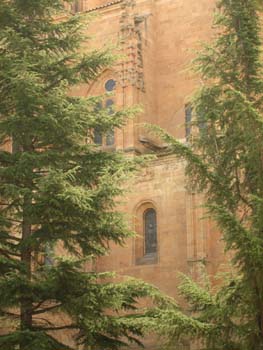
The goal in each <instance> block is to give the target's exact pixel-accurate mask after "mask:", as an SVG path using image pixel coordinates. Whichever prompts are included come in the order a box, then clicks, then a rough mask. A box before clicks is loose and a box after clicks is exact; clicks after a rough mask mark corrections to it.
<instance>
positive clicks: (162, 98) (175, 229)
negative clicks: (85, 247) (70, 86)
mask: <svg viewBox="0 0 263 350" xmlns="http://www.w3.org/2000/svg"><path fill="white" fill-rule="evenodd" d="M214 8H215V1H214V0H198V1H193V0H86V1H85V0H83V1H76V2H75V3H74V4H73V5H72V8H71V10H72V12H73V13H74V12H79V11H86V12H89V13H91V14H92V13H94V14H96V16H95V17H94V19H93V21H92V22H91V24H90V27H89V29H88V34H89V35H90V36H91V37H92V40H91V43H92V45H93V46H94V47H98V48H101V47H103V46H104V45H108V46H113V47H115V48H116V50H117V52H118V53H119V54H120V59H119V61H118V63H117V64H116V65H115V66H114V67H113V68H112V69H110V70H106V71H104V72H103V73H102V74H101V76H100V77H99V78H98V79H97V81H95V82H94V83H93V84H92V85H91V86H89V87H83V86H82V87H80V88H79V89H78V90H77V91H75V93H77V94H79V95H81V96H89V95H101V94H104V93H107V92H109V93H110V94H109V97H108V98H106V101H105V104H106V106H110V105H115V106H116V108H118V107H119V108H120V107H127V106H133V105H140V106H142V108H143V112H142V113H140V114H138V115H137V116H136V117H135V119H132V120H129V121H128V123H127V125H126V126H125V127H124V128H123V129H121V130H120V129H117V130H115V132H114V134H109V135H107V136H104V137H102V136H101V135H100V134H99V133H96V132H95V142H96V143H98V144H101V146H102V147H103V148H105V149H108V150H109V151H111V150H123V151H124V152H125V153H126V154H127V156H139V155H141V154H147V153H155V154H156V158H155V159H154V160H152V161H151V162H150V164H149V165H148V166H147V167H145V168H144V169H143V170H142V171H141V173H140V174H138V175H137V176H136V178H135V179H134V180H133V182H132V184H131V186H130V190H129V192H128V193H127V195H126V198H124V199H123V204H122V206H121V210H122V211H124V212H125V213H126V214H127V217H128V220H130V224H131V227H132V229H133V230H134V231H136V233H137V237H136V238H131V239H129V240H128V241H127V243H126V246H125V247H118V246H112V247H111V248H112V249H111V254H110V255H109V256H106V257H103V258H101V259H100V260H99V261H98V262H97V263H96V266H95V267H96V269H97V271H104V270H107V271H110V270H114V271H116V272H117V273H119V274H123V275H129V276H135V277H137V278H141V279H143V280H145V281H147V282H149V283H152V284H154V285H156V286H158V287H159V288H160V289H161V290H162V291H164V292H165V293H167V294H168V295H170V296H176V286H177V284H178V271H182V272H184V273H187V274H190V275H192V277H193V278H195V279H197V278H198V276H199V274H200V269H201V268H202V266H204V263H205V266H206V267H207V270H208V273H209V274H210V275H211V276H213V275H214V274H215V273H216V272H217V271H218V270H220V269H221V266H223V262H224V259H223V254H222V243H221V242H220V235H219V234H218V232H217V231H216V228H215V227H214V224H213V223H212V222H210V221H209V220H207V219H206V220H202V219H201V218H202V216H203V214H204V213H203V209H202V207H201V204H202V199H201V197H200V195H197V194H196V193H189V191H187V190H186V187H185V177H184V164H183V162H181V161H178V160H176V158H175V157H174V156H173V155H169V154H167V153H166V152H164V150H165V145H163V144H162V143H160V142H159V141H157V140H156V139H155V138H154V137H153V136H152V135H150V134H149V132H147V131H146V130H145V128H144V127H143V124H144V123H152V124H157V125H159V126H161V127H162V128H164V129H165V130H167V131H168V132H169V133H171V134H172V135H174V136H175V137H176V138H177V139H179V140H181V141H182V142H186V141H187V136H188V135H189V133H190V130H189V128H187V127H185V122H186V121H189V120H190V118H191V109H190V108H189V100H190V98H191V96H192V94H193V93H194V91H195V90H196V89H197V88H198V86H199V85H200V84H201V83H202V82H201V81H200V79H199V77H198V76H194V75H193V73H192V72H191V70H190V65H191V61H192V59H193V58H194V57H195V55H196V52H197V51H198V50H199V49H200V47H201V42H204V41H205V42H207V41H209V40H210V39H211V37H212V35H213V32H212V19H213V12H214Z"/></svg>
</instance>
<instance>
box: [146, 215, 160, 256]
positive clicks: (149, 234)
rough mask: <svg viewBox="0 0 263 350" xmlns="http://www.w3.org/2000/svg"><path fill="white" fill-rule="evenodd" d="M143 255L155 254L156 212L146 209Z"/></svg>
mask: <svg viewBox="0 0 263 350" xmlns="http://www.w3.org/2000/svg"><path fill="white" fill-rule="evenodd" d="M144 234H145V254H152V253H156V252H157V222H156V211H155V210H154V209H148V210H146V212H145V213H144Z"/></svg>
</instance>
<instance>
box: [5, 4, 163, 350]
mask: <svg viewBox="0 0 263 350" xmlns="http://www.w3.org/2000/svg"><path fill="white" fill-rule="evenodd" d="M87 25H88V19H87V18H86V17H85V16H80V15H75V16H69V15H68V14H66V13H65V12H64V7H63V1H61V0H0V82H1V83H0V138H1V140H0V141H1V144H2V147H1V150H0V198H1V207H0V252H1V256H0V272H1V274H0V322H1V335H0V348H1V349H5V350H14V349H20V350H36V349H38V350H41V349H43V350H55V349H57V350H61V349H76V348H77V347H78V345H79V344H82V345H83V346H84V347H83V349H90V347H91V346H92V348H94V349H95V348H101V349H102V348H103V349H115V348H117V347H118V346H120V345H122V344H124V343H125V342H126V341H128V342H130V341H135V342H138V340H137V337H138V336H141V335H142V334H143V330H144V328H145V326H146V325H147V320H150V319H149V317H148V318H147V317H144V315H145V314H144V312H143V311H142V310H141V309H140V307H139V306H138V305H137V304H136V300H137V298H139V297H143V296H145V295H147V296H152V298H153V299H155V300H156V301H157V303H164V304H165V303H166V301H165V298H164V299H162V297H161V296H159V293H158V291H157V290H156V289H154V288H153V287H150V286H147V285H146V284H144V283H143V282H138V281H132V280H128V281H125V282H123V283H119V284H114V283H112V282H109V281H110V278H109V277H111V275H109V274H106V273H105V274H97V273H96V272H95V271H92V269H87V264H88V262H87V260H88V259H92V257H98V256H100V255H103V254H105V253H106V252H107V249H108V242H109V241H112V242H115V243H117V244H122V243H123V242H124V240H125V238H127V237H128V236H129V235H130V232H129V230H128V229H127V227H126V226H125V224H124V222H123V218H122V215H121V214H120V213H118V212H116V209H115V202H116V200H115V198H116V197H119V196H121V194H122V192H123V190H122V187H123V186H122V184H123V181H125V179H126V178H127V177H128V175H129V174H130V172H131V171H133V170H134V169H135V167H136V165H135V164H134V163H133V162H132V161H131V160H128V159H125V158H124V156H123V155H122V154H121V153H118V152H112V153H110V152H104V151H102V150H101V149H99V148H98V147H96V146H95V145H94V144H93V143H92V142H90V143H87V142H85V140H86V139H87V138H88V139H89V140H91V138H92V130H96V129H99V130H100V132H102V133H107V132H109V131H110V130H112V129H113V128H115V127H121V126H122V125H123V124H124V123H125V119H126V116H127V114H128V111H119V112H117V111H115V113H111V114H109V113H107V111H105V110H103V109H102V110H100V111H98V109H97V108H96V106H97V105H98V104H99V103H100V101H101V98H99V97H97V98H95V97H93V98H80V97H74V96H72V94H69V91H70V89H71V88H72V87H74V86H75V85H78V84H80V83H90V82H91V81H92V80H93V79H95V78H96V76H97V74H99V72H100V71H101V70H102V69H103V68H104V67H107V66H108V65H109V64H111V62H112V60H113V57H112V56H111V54H109V53H108V51H107V50H105V51H90V52H86V53H83V49H81V47H82V46H81V45H83V44H85V45H84V46H85V47H87V40H88V39H87V38H86V37H85V35H84V32H85V31H86V27H87ZM11 141H12V144H13V149H12V152H11V151H9V149H8V147H7V145H8V144H9V143H10V142H11ZM58 251H59V252H60V254H62V255H63V256H61V257H58V256H56V254H57V253H58ZM41 256H42V257H43V256H44V257H45V258H44V260H45V264H42V263H41ZM42 260H43V259H42ZM85 266H86V269H85ZM130 310H132V314H130V313H129V311H130ZM122 311H125V312H124V313H122ZM60 332H64V333H63V334H61V333H60ZM65 332H67V337H66V336H65ZM70 337H71V339H70V341H68V340H66V338H70ZM74 344H75V345H74Z"/></svg>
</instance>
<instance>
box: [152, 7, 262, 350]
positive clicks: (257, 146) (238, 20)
mask: <svg viewBox="0 0 263 350" xmlns="http://www.w3.org/2000/svg"><path fill="white" fill-rule="evenodd" d="M260 4H261V2H259V1H255V0H219V1H218V2H217V10H218V11H217V14H216V18H215V28H216V38H215V41H214V42H213V43H212V44H211V45H206V47H205V48H204V50H203V52H202V53H201V54H200V56H199V57H198V58H197V59H196V64H197V71H198V73H199V74H200V76H201V78H202V80H203V86H202V87H201V88H200V90H199V91H198V93H197V94H196V96H195V97H194V99H193V109H194V112H195V116H196V117H195V120H194V121H193V123H192V129H195V131H194V132H193V135H192V141H191V143H190V144H188V145H186V144H181V143H180V142H177V141H176V140H175V139H174V138H173V137H171V136H169V135H167V134H165V133H164V132H163V131H159V132H160V134H161V135H162V137H163V138H164V139H165V140H166V141H167V142H168V143H170V145H171V149H172V150H173V152H174V153H175V154H176V155H178V157H179V158H181V159H184V160H186V163H187V168H186V173H187V175H188V178H189V185H190V186H191V187H192V188H194V189H195V190H197V191H200V192H202V193H204V195H205V197H206V204H205V207H206V209H207V215H210V217H211V218H213V220H214V221H215V223H216V224H217V225H218V228H219V230H220V231H221V232H222V237H223V240H224V242H225V249H226V251H228V252H231V255H233V259H232V262H231V263H232V264H233V268H234V273H233V274H232V275H230V276H229V278H227V279H226V281H225V283H224V285H223V286H221V288H219V290H217V291H216V292H215V291H213V289H211V288H208V289H204V288H201V287H200V286H198V285H197V284H195V283H194V282H193V281H191V279H189V278H187V277H184V278H183V282H182V285H181V287H180V292H181V294H182V295H183V296H184V297H185V299H186V300H187V301H188V305H189V307H190V308H189V309H188V310H187V311H188V312H189V311H191V315H192V316H189V313H185V312H184V311H183V310H177V312H176V313H174V312H173V311H169V312H168V313H167V314H166V315H163V321H162V322H160V321H159V324H161V325H164V324H165V322H166V324H165V327H164V326H162V327H157V328H159V330H160V331H161V332H162V333H164V334H166V335H167V336H168V338H170V339H171V341H172V342H173V341H175V339H177V340H178V339H183V338H184V337H186V338H187V337H188V338H192V339H196V338H199V339H203V341H204V343H203V348H205V349H207V350H208V349H209V350H219V349H220V350H223V349H224V350H226V349H231V350H259V349H261V350H262V349H263V176H262V174H263V94H262V93H263V79H262V62H261V59H262V57H261V41H260V35H261V33H260V29H261V28H260V19H259V14H258V11H259V10H260V7H259V5H260ZM201 126H202V127H201ZM198 129H199V130H198ZM160 328H161V329H160ZM162 328H163V329H162Z"/></svg>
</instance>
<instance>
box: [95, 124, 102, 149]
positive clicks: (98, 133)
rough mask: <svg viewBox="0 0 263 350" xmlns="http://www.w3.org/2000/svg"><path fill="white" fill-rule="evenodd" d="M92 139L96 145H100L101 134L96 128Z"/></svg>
mask: <svg viewBox="0 0 263 350" xmlns="http://www.w3.org/2000/svg"><path fill="white" fill-rule="evenodd" d="M93 139H94V143H95V144H96V145H102V133H101V132H100V131H99V130H98V129H96V128H95V130H94V136H93Z"/></svg>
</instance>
